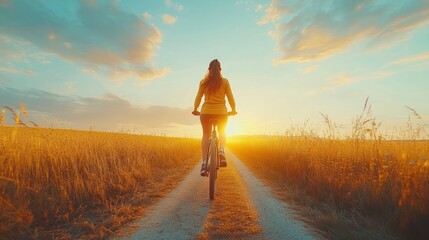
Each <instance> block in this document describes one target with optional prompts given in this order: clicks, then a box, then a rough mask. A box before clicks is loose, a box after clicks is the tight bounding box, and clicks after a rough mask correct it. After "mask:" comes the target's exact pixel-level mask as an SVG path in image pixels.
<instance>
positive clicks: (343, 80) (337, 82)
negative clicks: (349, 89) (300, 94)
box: [309, 73, 358, 95]
mask: <svg viewBox="0 0 429 240" xmlns="http://www.w3.org/2000/svg"><path fill="white" fill-rule="evenodd" d="M357 80H358V79H357V78H356V77H353V76H352V75H350V74H348V73H340V74H338V75H337V76H335V77H333V78H332V79H331V80H329V81H328V82H327V83H326V84H324V85H322V86H320V87H318V88H315V89H312V90H310V92H309V93H310V94H312V95H313V94H317V93H321V92H325V91H330V90H333V89H335V88H338V87H341V86H344V85H348V84H350V83H353V82H356V81H357Z"/></svg>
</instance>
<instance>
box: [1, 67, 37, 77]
mask: <svg viewBox="0 0 429 240" xmlns="http://www.w3.org/2000/svg"><path fill="white" fill-rule="evenodd" d="M0 72H5V73H9V74H24V75H27V76H33V75H34V72H33V71H31V70H21V69H16V68H13V67H0Z"/></svg>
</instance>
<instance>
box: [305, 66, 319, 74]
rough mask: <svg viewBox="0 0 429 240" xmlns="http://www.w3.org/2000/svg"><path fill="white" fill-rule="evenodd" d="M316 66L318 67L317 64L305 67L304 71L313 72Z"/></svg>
mask: <svg viewBox="0 0 429 240" xmlns="http://www.w3.org/2000/svg"><path fill="white" fill-rule="evenodd" d="M316 68H317V65H311V66H308V67H306V68H304V70H303V71H304V73H312V72H314V71H315V70H316Z"/></svg>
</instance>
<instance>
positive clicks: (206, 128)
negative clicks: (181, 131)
mask: <svg viewBox="0 0 429 240" xmlns="http://www.w3.org/2000/svg"><path fill="white" fill-rule="evenodd" d="M208 117H209V116H207V115H201V116H200V121H201V127H202V128H203V138H202V139H201V153H202V158H203V161H207V154H208V151H209V138H210V131H211V129H210V127H211V126H210V122H209V121H210V119H209V118H208Z"/></svg>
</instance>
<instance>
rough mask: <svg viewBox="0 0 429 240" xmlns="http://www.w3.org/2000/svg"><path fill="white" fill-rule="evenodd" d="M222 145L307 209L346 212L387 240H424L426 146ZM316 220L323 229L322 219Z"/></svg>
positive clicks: (292, 140)
mask: <svg viewBox="0 0 429 240" xmlns="http://www.w3.org/2000/svg"><path fill="white" fill-rule="evenodd" d="M228 145H229V148H230V149H231V150H232V151H233V152H234V153H235V154H236V155H237V156H238V157H239V158H240V159H242V160H243V161H244V162H245V163H246V164H247V165H248V166H249V167H250V168H251V169H252V170H253V171H254V172H256V173H259V174H262V176H265V177H268V178H271V179H275V181H274V182H276V183H277V185H279V186H280V185H281V187H284V188H289V190H292V191H297V190H298V192H299V194H301V196H306V197H307V196H308V197H310V198H311V199H312V200H314V201H313V203H314V202H317V203H323V207H322V208H325V209H322V211H325V212H330V213H329V214H332V213H333V212H334V213H335V212H337V213H340V212H344V210H346V211H347V212H349V213H351V215H352V216H354V217H356V216H357V218H358V219H360V220H364V221H367V226H371V225H372V221H375V222H378V223H379V225H384V226H385V227H386V228H388V231H390V232H392V233H393V236H395V235H396V236H403V237H405V238H407V239H422V238H423V239H424V238H426V237H427V234H428V231H429V230H428V229H429V141H387V140H382V139H379V140H362V139H358V138H356V139H349V140H338V139H329V138H328V139H327V138H317V137H314V136H301V137H298V136H295V137H286V136H283V137H281V136H272V137H268V136H260V137H258V136H255V137H236V138H233V139H230V141H229V143H228ZM297 201H298V202H299V201H303V200H302V199H298V200H297ZM316 205H317V204H316ZM320 206H322V205H320ZM326 208H331V209H333V210H334V211H326ZM330 218H338V216H335V214H334V216H331V217H330ZM348 218H349V219H351V218H350V215H349V217H348ZM319 220H320V221H319V223H318V224H319V225H323V219H319ZM336 221H337V222H341V221H342V220H341V219H339V218H338V219H337V220H336ZM327 222H329V221H327ZM329 224H332V223H327V225H329ZM327 225H325V226H321V227H322V228H325V229H326V230H327V231H328V232H329V231H331V233H330V234H331V235H330V237H334V238H337V239H344V237H346V238H349V237H352V236H353V235H351V233H350V232H343V233H341V232H338V231H347V230H346V229H341V228H342V227H341V226H339V227H337V228H335V227H332V226H327ZM340 225H341V224H340ZM357 232H358V233H357V235H356V236H357V237H359V236H358V235H360V237H359V238H361V239H371V238H372V239H377V238H378V239H383V238H384V236H383V235H381V236H380V237H377V236H375V235H374V232H373V233H368V234H369V235H368V236H371V237H368V236H365V234H366V233H363V232H362V229H360V230H357ZM368 232H370V231H368ZM375 233H377V230H376V231H375ZM352 238H353V237H352ZM400 238H402V237H400ZM426 239H428V238H426Z"/></svg>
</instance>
